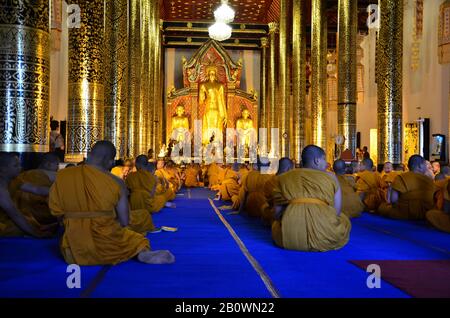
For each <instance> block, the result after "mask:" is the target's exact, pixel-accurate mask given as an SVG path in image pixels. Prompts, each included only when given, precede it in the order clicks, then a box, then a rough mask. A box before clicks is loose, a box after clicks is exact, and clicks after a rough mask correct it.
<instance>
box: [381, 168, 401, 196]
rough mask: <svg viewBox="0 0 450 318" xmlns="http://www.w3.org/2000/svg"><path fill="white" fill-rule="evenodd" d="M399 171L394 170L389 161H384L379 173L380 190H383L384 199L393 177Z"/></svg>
mask: <svg viewBox="0 0 450 318" xmlns="http://www.w3.org/2000/svg"><path fill="white" fill-rule="evenodd" d="M400 173H401V172H399V171H394V166H393V165H392V163H391V162H389V161H388V162H385V163H384V166H383V172H382V173H381V181H380V185H381V190H383V195H384V199H385V200H387V195H388V193H387V192H388V189H389V187H390V185H391V184H392V182H394V179H395V178H396V177H397V176H398V175H399V174H400Z"/></svg>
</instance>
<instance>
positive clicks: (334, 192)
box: [272, 145, 351, 251]
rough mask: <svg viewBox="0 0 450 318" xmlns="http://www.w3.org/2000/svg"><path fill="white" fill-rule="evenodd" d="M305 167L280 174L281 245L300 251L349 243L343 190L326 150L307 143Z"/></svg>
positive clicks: (276, 234) (277, 226)
mask: <svg viewBox="0 0 450 318" xmlns="http://www.w3.org/2000/svg"><path fill="white" fill-rule="evenodd" d="M302 166H303V168H302V169H295V170H291V171H289V172H287V173H284V174H282V175H280V176H278V177H277V185H276V187H275V189H274V194H273V196H274V202H275V212H276V214H275V218H276V221H274V222H273V224H272V237H273V239H274V241H275V243H276V244H277V245H278V246H279V247H283V248H286V249H290V250H300V251H329V250H336V249H339V248H341V247H343V246H344V245H345V244H347V242H348V240H349V234H350V229H351V223H350V220H349V219H348V217H347V216H346V215H344V214H341V209H342V192H341V188H340V186H339V182H338V180H337V179H336V176H335V175H334V174H332V173H329V172H326V168H327V162H326V159H325V152H324V151H323V149H322V148H320V147H317V146H313V145H310V146H307V147H305V148H304V149H303V152H302Z"/></svg>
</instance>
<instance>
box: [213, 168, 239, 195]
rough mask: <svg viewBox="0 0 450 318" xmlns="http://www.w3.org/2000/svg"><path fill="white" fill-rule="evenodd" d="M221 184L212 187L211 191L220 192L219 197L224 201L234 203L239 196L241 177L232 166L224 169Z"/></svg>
mask: <svg viewBox="0 0 450 318" xmlns="http://www.w3.org/2000/svg"><path fill="white" fill-rule="evenodd" d="M220 174H221V176H220V181H219V184H217V185H215V186H212V187H211V190H213V191H218V197H219V198H220V199H221V200H223V201H232V198H233V197H236V196H238V195H239V188H240V187H239V176H238V174H237V172H236V171H234V170H233V168H232V167H231V165H227V166H225V168H223V169H222V171H221V173H220Z"/></svg>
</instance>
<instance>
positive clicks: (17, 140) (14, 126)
mask: <svg viewBox="0 0 450 318" xmlns="http://www.w3.org/2000/svg"><path fill="white" fill-rule="evenodd" d="M1 10H2V13H1V14H0V123H1V126H0V151H11V152H12V151H15V152H46V151H48V135H49V131H48V126H49V100H50V96H49V90H50V30H49V1H48V0H47V1H43V0H36V1H33V3H31V2H22V1H6V2H3V3H2V5H1Z"/></svg>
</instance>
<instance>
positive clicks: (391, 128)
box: [377, 0, 403, 164]
mask: <svg viewBox="0 0 450 318" xmlns="http://www.w3.org/2000/svg"><path fill="white" fill-rule="evenodd" d="M380 12H381V20H380V31H379V33H378V43H377V44H378V48H377V52H378V56H377V58H378V61H377V63H378V64H377V72H378V76H377V85H378V163H379V164H383V163H384V162H386V161H391V162H392V163H394V164H399V163H401V162H402V76H403V74H402V62H403V58H402V55H403V0H381V1H380Z"/></svg>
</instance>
